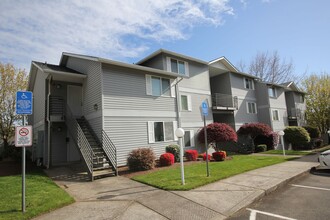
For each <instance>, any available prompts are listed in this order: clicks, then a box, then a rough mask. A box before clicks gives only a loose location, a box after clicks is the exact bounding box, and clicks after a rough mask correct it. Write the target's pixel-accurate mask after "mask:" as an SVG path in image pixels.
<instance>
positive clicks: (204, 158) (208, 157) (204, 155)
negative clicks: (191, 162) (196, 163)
mask: <svg viewBox="0 0 330 220" xmlns="http://www.w3.org/2000/svg"><path fill="white" fill-rule="evenodd" d="M207 159H208V161H210V160H211V155H210V154H208V155H207ZM203 160H204V161H206V153H204V154H203Z"/></svg>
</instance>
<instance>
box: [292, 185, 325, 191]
mask: <svg viewBox="0 0 330 220" xmlns="http://www.w3.org/2000/svg"><path fill="white" fill-rule="evenodd" d="M291 186H295V187H301V188H307V189H318V190H325V191H330V189H327V188H320V187H314V186H303V185H295V184H291Z"/></svg>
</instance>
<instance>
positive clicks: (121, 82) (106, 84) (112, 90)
mask: <svg viewBox="0 0 330 220" xmlns="http://www.w3.org/2000/svg"><path fill="white" fill-rule="evenodd" d="M145 74H148V73H141V72H133V71H127V70H125V69H122V68H114V67H110V66H108V67H105V68H104V74H103V99H104V109H112V110H121V109H122V110H146V111H169V112H176V100H175V98H173V97H163V96H160V97H156V96H150V95H147V94H146V78H145Z"/></svg>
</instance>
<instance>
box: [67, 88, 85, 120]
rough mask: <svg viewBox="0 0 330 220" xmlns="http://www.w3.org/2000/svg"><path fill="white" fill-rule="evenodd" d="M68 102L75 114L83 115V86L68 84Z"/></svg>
mask: <svg viewBox="0 0 330 220" xmlns="http://www.w3.org/2000/svg"><path fill="white" fill-rule="evenodd" d="M67 104H68V106H69V108H70V109H71V112H72V114H73V116H75V117H80V116H82V88H81V86H72V85H68V91H67Z"/></svg>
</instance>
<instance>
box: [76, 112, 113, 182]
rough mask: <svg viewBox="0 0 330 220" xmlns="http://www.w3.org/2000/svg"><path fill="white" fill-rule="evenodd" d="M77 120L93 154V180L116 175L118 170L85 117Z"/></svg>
mask: <svg viewBox="0 0 330 220" xmlns="http://www.w3.org/2000/svg"><path fill="white" fill-rule="evenodd" d="M76 120H77V122H78V124H79V126H80V128H81V130H82V132H83V133H84V135H85V137H86V139H87V141H88V143H89V145H90V147H91V149H92V152H93V159H92V163H93V166H92V169H93V172H92V178H93V179H95V178H100V177H104V176H109V175H116V168H115V167H114V166H113V165H112V163H111V161H110V159H109V158H108V156H107V154H106V153H105V151H104V149H103V148H102V143H101V142H100V141H99V139H98V137H97V136H96V134H95V133H94V131H93V129H92V128H91V126H90V125H89V123H88V121H87V120H86V119H85V118H84V117H81V118H78V119H76Z"/></svg>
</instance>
